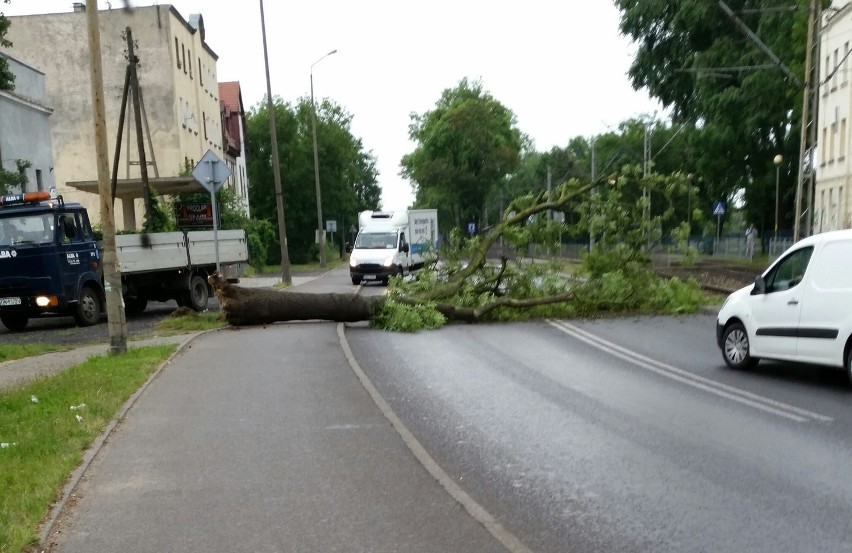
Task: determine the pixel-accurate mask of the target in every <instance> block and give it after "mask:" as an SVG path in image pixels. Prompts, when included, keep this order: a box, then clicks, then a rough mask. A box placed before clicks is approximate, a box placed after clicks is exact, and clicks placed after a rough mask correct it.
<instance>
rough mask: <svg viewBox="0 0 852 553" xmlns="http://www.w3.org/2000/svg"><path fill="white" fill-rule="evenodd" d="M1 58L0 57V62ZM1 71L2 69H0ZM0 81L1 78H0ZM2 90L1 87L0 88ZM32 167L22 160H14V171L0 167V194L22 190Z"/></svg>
mask: <svg viewBox="0 0 852 553" xmlns="http://www.w3.org/2000/svg"><path fill="white" fill-rule="evenodd" d="M2 60H3V58H2V57H0V61H2ZM0 71H2V68H0ZM0 79H2V76H0ZM0 90H2V87H0ZM30 167H32V163H30V162H29V161H27V160H24V159H16V160H15V168H16V170H15V171H7V170H6V169H4V168H3V167H0V194H8V193H9V192H11V191H12V189H13V188H18V189H21V190H23V188H24V187H25V186H26V184H27V182H29V180H28V179H27V169H29V168H30Z"/></svg>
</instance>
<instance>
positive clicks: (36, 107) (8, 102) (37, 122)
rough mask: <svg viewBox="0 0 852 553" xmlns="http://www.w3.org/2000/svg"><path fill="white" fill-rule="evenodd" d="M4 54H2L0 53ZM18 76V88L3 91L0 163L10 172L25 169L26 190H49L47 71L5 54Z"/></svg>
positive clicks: (51, 182)
mask: <svg viewBox="0 0 852 553" xmlns="http://www.w3.org/2000/svg"><path fill="white" fill-rule="evenodd" d="M0 55H3V54H0ZM4 57H5V58H6V59H7V61H8V64H9V70H10V71H11V73H12V74H13V75H14V76H15V89H14V90H12V91H0V164H1V165H2V166H3V169H5V170H7V171H13V172H16V171H17V170H18V164H17V162H18V160H20V161H23V162H27V163H28V164H29V165H30V166H29V167H28V168H27V169H26V170H25V173H26V176H27V180H28V182H27V184H26V185H25V186H24V187H23V190H11V191H10V192H35V191H38V190H50V189H51V188H53V187H54V186H55V185H56V183H55V180H54V177H53V175H54V163H53V146H52V142H51V138H50V119H49V118H50V114H51V111H52V110H51V109H50V108H49V107H47V106H46V105H45V103H44V102H45V82H44V73H42V72H41V71H38V70H37V69H34V68H32V67H29V66H27V65H25V64H23V63H20V62H19V61H17V60H15V59H14V58H11V57H9V56H6V55H4Z"/></svg>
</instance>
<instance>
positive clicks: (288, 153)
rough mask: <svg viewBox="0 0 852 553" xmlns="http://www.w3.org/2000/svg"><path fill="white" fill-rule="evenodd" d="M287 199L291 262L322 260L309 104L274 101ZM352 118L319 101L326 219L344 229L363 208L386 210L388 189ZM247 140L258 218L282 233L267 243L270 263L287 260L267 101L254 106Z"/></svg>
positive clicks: (319, 145) (319, 146)
mask: <svg viewBox="0 0 852 553" xmlns="http://www.w3.org/2000/svg"><path fill="white" fill-rule="evenodd" d="M273 107H274V115H275V125H276V135H277V140H278V156H279V160H280V171H281V187H282V198H283V202H284V212H285V222H286V233H287V245H288V255H289V256H290V260H291V262H292V263H296V264H298V263H307V262H309V261H312V260H313V259H314V258H315V257H317V256H318V250H317V249H316V246H315V243H314V239H315V229H316V227H317V211H316V186H315V182H314V165H313V138H312V131H311V106H310V99H308V98H302V99H300V100H299V101H298V103H296V104H289V103H284V102H283V101H282V100H281V99H280V98H276V99H275V100H274V102H273ZM351 121H352V116H351V115H349V114H348V113H346V112H345V111H344V110H343V109H342V108H341V107H339V106H337V105H336V104H334V103H333V102H331V101H330V100H323V101H322V102H320V103H318V104H317V154H318V157H319V167H320V184H321V188H322V209H323V217H324V219H336V220H337V226H338V229H340V230H342V231H344V232H345V230H346V229H348V227H349V226H350V225H352V224H353V223H355V221H356V220H357V214H358V212H360V211H364V210H368V209H370V210H376V209H378V208H379V201H380V198H381V188H380V187H379V185H378V170H377V169H376V165H375V158H374V157H373V155H372V154H371V153H369V152H366V151H365V150H364V146H363V144H362V142H361V140H360V139H358V138H356V137H355V136H353V135H352V132H351V130H350V127H351ZM246 126H247V130H246V134H247V142H248V143H249V145H250V147H251V152H252V155H251V157H250V158H249V162H248V174H249V182H250V185H249V187H250V194H249V196H250V198H251V213H252V217H253V218H255V219H265V220H267V221H269V222H271V224H272V225H273V226H274V228H275V229H276V233H275V237H274V239H273V241H272V242H269V243H268V247H269V252H268V253H269V255H268V257H267V258H266V259H265V260H264V262H265V263H268V264H277V263H280V261H281V258H280V243H279V240H278V233H277V228H278V210H277V205H276V197H277V196H276V193H275V186H274V185H275V180H274V175H273V168H272V147H271V144H272V141H271V138H270V131H269V112H268V109H267V103H266V102H265V101H264V102H263V103H262V104H259V105H257V106H255V107H254V108H252V110H251V111H250V113H249V114H248V116H247V118H246Z"/></svg>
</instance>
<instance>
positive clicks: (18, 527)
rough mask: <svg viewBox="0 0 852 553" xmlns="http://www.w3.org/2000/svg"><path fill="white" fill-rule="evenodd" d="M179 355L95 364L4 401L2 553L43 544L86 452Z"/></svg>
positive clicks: (140, 353)
mask: <svg viewBox="0 0 852 553" xmlns="http://www.w3.org/2000/svg"><path fill="white" fill-rule="evenodd" d="M174 349H175V346H173V345H167V346H154V347H144V348H133V349H130V350H128V351H127V352H125V353H122V354H120V355H115V356H97V357H92V358H91V359H89V360H88V361H86V362H85V363H82V364H80V365H77V366H75V367H72V368H70V369H68V370H66V371H64V372H62V373H59V374H57V375H55V376H52V377H49V378H45V379H41V380H37V381H35V382H33V383H31V384H28V385H26V386H23V387H21V388H16V389H14V390H11V391H7V392H3V393H0V442H3V443H7V444H9V445H8V447H3V448H0V551H3V552H9V553H18V552H20V551H24V550H25V549H26V548H28V547H30V546H32V545H35V544H37V543H38V537H39V535H38V524H39V522H40V521H41V520H42V519H44V517H45V516H46V515H47V514H48V512H49V509H50V506H51V504H52V502H53V501H55V500H56V499H57V496H58V494H60V493H61V490H62V486H63V484H64V482H65V480H66V479H67V478H68V475H69V474H70V473H71V472H72V471H73V470H74V468H75V467H76V466H77V465H78V464H79V463H80V462H81V460H82V458H83V452H84V451H85V450H86V449H87V448H89V447H90V446H91V444H92V442H93V441H94V439H95V438H96V437H97V436H98V434H100V432H101V431H102V430H103V429H104V427H105V426H106V425H107V424H108V423H109V422H110V421H111V420H112V419H114V418H115V416H116V413H117V412H118V410H119V409H120V408H121V406H122V405H123V404H124V403H125V402H126V401H127V399H128V398H129V397H130V396H131V395H132V394H133V393H134V392H135V391H136V390H138V389H139V387H140V386H141V385H142V384H143V383H144V382H145V380H146V379H147V378H148V377H149V376H150V375H151V374H152V373H153V372H154V371H155V370H156V368H157V367H158V366H159V365H160V364H161V363H162V362H163V361H164V360H165V359H166V358H168V356H169V355H171V353H172V352H173V351H174ZM33 396H35V397H36V398H38V403H34V402H33V401H32V397H33ZM81 404H85V406H84V407H80V408H78V409H74V410H72V409H71V407H72V406H80V405H81ZM77 416H80V417H82V420H81V421H78V420H77Z"/></svg>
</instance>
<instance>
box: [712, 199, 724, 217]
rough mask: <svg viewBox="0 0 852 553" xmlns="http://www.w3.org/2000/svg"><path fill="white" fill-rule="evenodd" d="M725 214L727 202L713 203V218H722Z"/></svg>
mask: <svg viewBox="0 0 852 553" xmlns="http://www.w3.org/2000/svg"><path fill="white" fill-rule="evenodd" d="M724 214H725V202H713V216H714V217H721V216H722V215H724Z"/></svg>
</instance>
